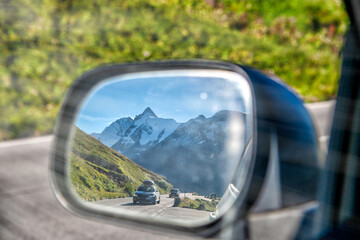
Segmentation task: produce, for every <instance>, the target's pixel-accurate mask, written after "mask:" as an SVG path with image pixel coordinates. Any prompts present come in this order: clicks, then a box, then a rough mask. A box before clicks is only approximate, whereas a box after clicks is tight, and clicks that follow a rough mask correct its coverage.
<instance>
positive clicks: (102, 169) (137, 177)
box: [71, 128, 172, 201]
mask: <svg viewBox="0 0 360 240" xmlns="http://www.w3.org/2000/svg"><path fill="white" fill-rule="evenodd" d="M146 179H151V180H153V181H154V182H155V184H156V185H157V186H158V188H159V191H160V192H161V193H167V192H168V191H169V190H170V188H171V187H172V185H171V184H170V183H169V182H168V181H167V180H166V179H165V178H164V177H161V176H159V175H157V174H155V173H153V172H151V171H149V170H147V169H145V168H143V167H141V166H139V165H137V164H135V163H134V162H133V161H131V160H130V159H128V158H126V157H124V156H123V155H121V154H119V153H118V152H116V151H114V150H113V149H111V148H108V147H107V146H105V145H103V144H102V143H101V142H100V141H98V140H96V139H95V138H93V137H91V136H89V135H87V134H86V133H84V132H83V131H81V130H79V129H78V128H76V130H75V137H74V140H73V153H72V155H71V181H72V183H73V186H74V188H75V190H76V192H77V193H78V194H79V195H80V196H81V197H82V198H83V199H85V200H88V201H93V200H100V199H105V198H117V197H126V196H131V194H132V193H133V192H134V190H135V189H136V188H137V187H139V186H140V185H141V183H142V182H143V181H144V180H146Z"/></svg>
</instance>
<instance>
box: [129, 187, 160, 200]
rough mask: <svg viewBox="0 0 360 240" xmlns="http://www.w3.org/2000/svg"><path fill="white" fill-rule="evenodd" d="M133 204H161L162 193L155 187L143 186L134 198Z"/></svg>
mask: <svg viewBox="0 0 360 240" xmlns="http://www.w3.org/2000/svg"><path fill="white" fill-rule="evenodd" d="M133 203H134V204H137V203H151V204H154V205H156V203H160V192H159V190H158V189H157V187H156V186H155V185H145V184H144V185H141V186H140V187H139V188H138V189H137V191H136V192H135V194H134V196H133Z"/></svg>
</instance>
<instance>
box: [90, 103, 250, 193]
mask: <svg viewBox="0 0 360 240" xmlns="http://www.w3.org/2000/svg"><path fill="white" fill-rule="evenodd" d="M245 116H246V115H245V114H244V113H240V112H235V111H228V110H222V111H219V112H217V113H216V114H215V115H214V116H212V117H209V118H206V117H205V116H203V115H199V116H198V117H196V118H193V119H190V120H189V121H187V122H185V123H181V124H180V123H177V122H176V121H175V120H173V119H162V118H158V117H157V116H156V115H155V113H154V112H153V111H152V110H151V109H150V108H147V109H145V111H144V112H143V113H142V114H140V115H138V116H136V117H135V119H134V120H132V119H131V118H121V119H119V120H117V121H116V122H113V123H112V124H111V125H110V126H108V127H107V128H105V129H104V131H103V132H102V133H101V134H100V135H98V137H97V139H98V140H100V141H101V142H103V143H104V144H105V145H107V146H110V147H112V148H113V149H115V150H117V151H119V152H120V153H121V154H124V155H125V156H127V157H129V158H131V159H132V160H133V161H134V162H136V163H137V164H139V165H141V166H143V167H145V168H146V169H149V170H151V171H153V172H156V173H157V174H161V175H163V176H165V177H166V178H167V179H168V180H169V182H171V183H172V184H173V185H174V187H177V188H180V190H181V191H182V192H185V191H186V192H197V193H199V194H201V195H207V194H210V193H213V192H215V193H217V194H218V195H221V194H222V193H224V191H225V190H226V187H227V186H228V184H229V183H230V180H231V177H232V175H233V173H234V170H235V168H236V166H237V164H238V159H239V158H240V154H241V151H242V149H243V147H244V141H245ZM234 127H235V128H236V129H240V132H239V131H238V132H237V134H238V135H239V136H238V138H237V139H238V140H239V139H240V141H238V140H237V141H235V142H236V151H235V152H236V154H235V158H234V154H232V155H231V153H229V145H231V143H233V142H234V141H233V138H232V137H231V136H230V135H229V134H230V133H231V132H234V131H232V128H234ZM93 136H95V135H93Z"/></svg>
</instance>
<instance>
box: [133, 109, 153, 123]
mask: <svg viewBox="0 0 360 240" xmlns="http://www.w3.org/2000/svg"><path fill="white" fill-rule="evenodd" d="M141 118H157V116H156V114H155V113H154V111H153V110H152V109H151V108H150V107H147V108H146V109H145V110H144V111H143V113H141V114H139V115H137V116H136V117H135V119H134V121H136V120H139V119H141Z"/></svg>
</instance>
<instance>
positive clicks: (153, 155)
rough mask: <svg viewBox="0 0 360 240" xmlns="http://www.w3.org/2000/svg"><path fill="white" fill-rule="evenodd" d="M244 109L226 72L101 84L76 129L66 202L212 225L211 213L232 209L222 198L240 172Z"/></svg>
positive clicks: (246, 121) (140, 76) (243, 91)
mask: <svg viewBox="0 0 360 240" xmlns="http://www.w3.org/2000/svg"><path fill="white" fill-rule="evenodd" d="M252 107H253V106H252V95H251V90H250V87H249V85H248V83H247V81H246V80H245V79H244V78H243V77H242V76H241V75H239V74H235V73H232V72H227V71H215V70H192V71H186V70H176V71H158V72H145V73H137V74H127V75H122V76H119V77H114V78H111V79H107V80H106V81H104V82H102V83H101V84H100V85H98V86H96V87H95V88H94V89H93V90H92V91H91V93H90V94H89V95H88V97H87V98H86V100H85V101H84V102H83V103H82V105H81V107H80V109H79V111H78V114H77V118H76V121H75V122H74V127H73V129H74V131H73V138H72V144H71V151H70V156H71V157H70V159H71V164H70V165H71V166H70V177H71V179H70V183H71V185H72V187H73V189H74V193H75V194H76V195H77V196H78V197H79V198H80V199H82V200H84V201H86V202H90V203H91V205H94V206H96V207H97V208H99V207H104V208H103V209H104V211H105V209H106V211H113V212H119V213H120V214H121V213H124V214H127V215H132V216H139V217H145V218H148V219H149V218H154V219H163V220H164V219H165V220H166V219H176V220H177V221H180V222H181V221H183V222H189V221H192V220H193V221H202V222H207V221H211V219H213V218H210V213H213V212H217V213H219V212H224V211H225V210H226V208H228V207H230V206H231V204H232V203H233V201H234V199H235V197H236V196H235V197H234V194H232V197H229V194H225V195H224V193H225V192H227V191H228V188H229V186H230V185H231V186H232V189H236V187H237V188H240V187H241V183H239V181H237V183H235V182H234V176H236V175H238V173H239V172H241V170H242V171H244V169H243V168H245V167H246V166H247V165H248V164H243V162H244V161H245V160H244V159H242V157H243V153H244V149H245V146H246V145H247V143H248V142H249V141H250V140H251V139H252V134H253V132H252V131H253V123H252V121H253V116H252V113H253V110H252ZM245 171H246V169H245ZM234 187H235V188H234ZM238 190H240V189H237V190H236V191H235V193H237V192H238ZM233 193H234V191H233ZM223 195H224V196H226V199H225V197H224V198H222V196H223ZM230 195H231V194H230ZM219 203H220V204H219ZM219 206H221V208H222V209H218V208H219ZM213 216H216V217H218V216H219V214H217V215H214V214H213Z"/></svg>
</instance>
